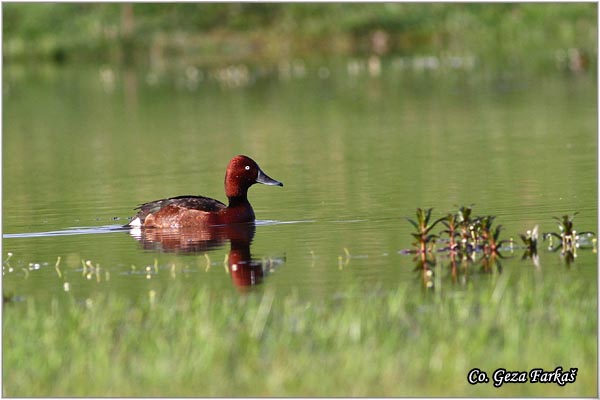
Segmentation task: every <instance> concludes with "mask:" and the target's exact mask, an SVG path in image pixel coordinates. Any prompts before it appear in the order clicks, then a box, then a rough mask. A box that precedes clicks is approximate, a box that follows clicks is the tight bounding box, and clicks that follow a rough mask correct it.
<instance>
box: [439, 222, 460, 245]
mask: <svg viewBox="0 0 600 400" xmlns="http://www.w3.org/2000/svg"><path fill="white" fill-rule="evenodd" d="M441 222H442V224H444V226H445V227H446V229H444V230H443V231H442V232H441V233H445V234H447V235H448V250H450V251H453V250H455V249H456V247H457V246H458V244H457V243H456V237H457V236H460V233H459V229H460V226H461V223H460V221H459V216H458V214H452V213H448V215H446V217H444V218H443V219H442V221H441Z"/></svg>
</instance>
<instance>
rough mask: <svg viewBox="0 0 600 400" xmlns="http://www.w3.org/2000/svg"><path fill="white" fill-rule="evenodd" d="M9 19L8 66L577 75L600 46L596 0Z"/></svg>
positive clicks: (15, 11)
mask: <svg viewBox="0 0 600 400" xmlns="http://www.w3.org/2000/svg"><path fill="white" fill-rule="evenodd" d="M3 15H4V19H3V22H4V31H3V33H4V46H3V51H4V56H5V57H6V59H7V60H8V61H9V62H12V61H16V60H28V59H33V60H39V59H44V60H54V61H56V62H66V61H71V60H91V61H102V62H129V61H136V62H138V63H150V62H156V61H157V60H160V61H162V62H165V61H168V60H177V59H181V60H184V61H186V62H192V63H206V62H237V61H252V60H261V61H263V62H264V61H266V60H278V59H290V58H294V57H306V56H310V55H332V54H345V55H349V54H365V55H368V54H377V55H385V54H389V53H396V54H438V55H439V54H442V55H443V54H454V55H461V56H466V55H472V56H477V57H479V58H480V59H484V60H486V62H488V63H490V64H499V65H503V66H513V67H514V66H522V65H523V64H529V63H531V62H532V61H533V60H534V59H536V58H538V57H540V59H539V61H540V63H542V64H544V65H546V67H547V66H548V62H550V64H551V65H555V64H556V65H557V66H559V67H560V68H565V69H575V70H577V69H585V68H588V67H591V68H592V69H593V68H594V66H593V65H589V64H590V63H593V62H595V61H594V60H595V58H596V47H597V43H596V36H597V33H596V32H597V22H596V17H597V15H596V5H595V4H593V3H575V4H566V3H556V4H535V3H523V4H519V3H511V4H449V3H439V4H438V3H431V4H416V3H380V4H368V3H352V4H343V3H330V4H321V3H312V4H311V3H289V4H286V3H221V4H219V3H180V4H144V3H134V4H131V3H94V4H83V3H30V4H20V3H6V4H4V5H3ZM540 54H541V55H540ZM534 64H535V63H534Z"/></svg>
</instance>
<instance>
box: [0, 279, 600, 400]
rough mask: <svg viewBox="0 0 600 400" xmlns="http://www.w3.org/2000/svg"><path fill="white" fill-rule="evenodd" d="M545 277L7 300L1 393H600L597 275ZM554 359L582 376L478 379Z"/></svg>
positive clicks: (547, 365)
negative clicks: (426, 286) (496, 383)
mask: <svg viewBox="0 0 600 400" xmlns="http://www.w3.org/2000/svg"><path fill="white" fill-rule="evenodd" d="M539 278H541V277H540V276H537V275H536V274H531V275H527V278H525V279H523V278H521V279H520V281H518V282H510V280H511V279H513V278H511V275H510V273H505V274H503V275H499V276H497V277H491V279H490V281H489V284H487V285H482V286H480V287H479V288H476V289H475V288H469V289H466V290H464V291H462V290H458V289H456V288H455V289H450V290H449V291H448V292H446V293H440V292H437V293H424V292H422V291H421V289H420V288H419V287H418V285H415V286H410V285H401V286H399V287H398V290H397V291H395V292H392V293H379V295H376V294H374V293H376V292H373V290H372V289H373V288H370V289H369V291H368V293H370V294H369V295H366V294H365V293H363V290H362V289H360V288H351V289H349V290H347V291H345V292H344V296H335V295H333V296H332V297H331V298H328V299H324V300H310V301H308V300H305V299H300V298H298V296H296V295H295V294H294V293H286V294H284V293H274V292H271V291H269V288H262V289H264V291H263V292H261V291H257V292H252V293H249V294H247V295H242V296H237V295H234V296H233V297H229V296H228V295H224V294H223V293H214V292H211V291H210V289H208V288H198V290H197V292H195V293H194V295H193V296H192V297H189V296H187V295H186V293H189V292H187V291H186V290H183V289H182V288H181V287H179V286H178V285H177V284H173V285H171V286H169V287H168V288H167V289H165V291H164V292H156V293H154V292H152V293H149V294H148V296H147V297H146V296H144V297H142V298H138V299H130V298H124V297H120V296H119V295H117V294H115V293H109V294H101V293H98V294H94V295H92V296H90V298H89V299H87V300H76V299H74V298H73V297H71V295H70V294H69V293H65V294H64V296H58V297H56V298H54V299H53V300H52V301H51V302H49V304H40V303H36V302H35V300H33V299H30V300H28V301H24V302H20V303H19V302H17V303H10V304H7V305H5V307H4V317H3V318H4V324H3V345H4V348H3V391H4V392H3V395H4V396H18V397H29V396H67V397H68V396H78V397H79V396H430V395H434V396H548V395H551V396H563V395H564V396H587V397H595V396H597V395H598V393H597V385H598V383H597V340H596V338H597V337H596V333H597V321H596V315H597V301H596V297H597V296H596V293H595V289H594V287H595V286H594V285H595V282H589V283H588V282H582V281H581V280H578V279H577V276H575V275H572V276H570V277H567V278H566V279H565V280H564V281H562V282H557V285H549V284H548V283H545V284H542V281H541V280H540V279H539ZM482 283H484V282H482ZM559 286H560V287H559ZM590 291H591V292H594V293H590ZM557 366H561V367H562V368H563V369H564V370H568V369H569V368H578V374H577V380H576V382H575V383H570V384H567V385H565V386H563V387H561V386H559V385H557V384H539V383H538V384H532V383H527V384H523V385H521V384H505V385H503V386H502V387H501V388H499V389H498V388H494V387H493V385H492V383H488V384H479V385H469V384H468V383H467V374H468V371H469V370H470V369H472V368H475V367H477V368H479V369H481V370H484V371H486V372H488V375H489V377H490V379H491V375H492V373H493V371H494V370H495V369H497V368H506V369H507V370H514V371H529V370H530V369H532V368H544V369H545V370H550V371H552V370H554V369H555V368H556V367H557Z"/></svg>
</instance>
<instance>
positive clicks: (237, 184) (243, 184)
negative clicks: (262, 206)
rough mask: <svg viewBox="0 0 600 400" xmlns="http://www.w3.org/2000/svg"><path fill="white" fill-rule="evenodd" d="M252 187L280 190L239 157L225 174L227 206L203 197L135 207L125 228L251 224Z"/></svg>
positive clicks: (185, 197)
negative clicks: (259, 186)
mask: <svg viewBox="0 0 600 400" xmlns="http://www.w3.org/2000/svg"><path fill="white" fill-rule="evenodd" d="M255 183H262V184H265V185H273V186H283V183H281V182H279V181H277V180H275V179H272V178H270V177H269V176H268V175H267V174H265V173H264V172H263V171H262V170H261V169H260V167H259V166H258V164H257V163H256V162H255V161H254V160H252V159H251V158H250V157H247V156H243V155H239V156H236V157H234V158H232V159H231V161H230V162H229V165H228V166H227V172H226V173H225V194H226V195H227V198H228V200H229V205H225V204H224V203H222V202H220V201H218V200H215V199H211V198H209V197H204V196H191V195H190V196H177V197H169V198H167V199H161V200H155V201H151V202H148V203H144V204H142V205H140V206H139V207H137V208H136V210H139V211H138V213H137V214H136V216H135V217H134V218H133V219H132V220H131V222H129V224H127V225H126V226H128V227H154V228H171V229H173V228H193V227H204V226H209V225H222V224H236V223H243V222H252V221H254V219H255V216H254V210H253V209H252V205H250V202H249V201H248V189H249V188H250V186H252V185H254V184H255Z"/></svg>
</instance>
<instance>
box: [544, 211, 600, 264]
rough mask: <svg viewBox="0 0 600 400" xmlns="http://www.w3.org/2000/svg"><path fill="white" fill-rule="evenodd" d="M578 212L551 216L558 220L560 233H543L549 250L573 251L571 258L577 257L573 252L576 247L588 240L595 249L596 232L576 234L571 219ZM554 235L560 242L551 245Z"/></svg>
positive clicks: (585, 243)
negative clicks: (547, 241)
mask: <svg viewBox="0 0 600 400" xmlns="http://www.w3.org/2000/svg"><path fill="white" fill-rule="evenodd" d="M577 214H578V213H577V212H575V213H573V215H568V214H566V215H563V216H562V217H553V219H555V220H556V221H558V229H559V231H560V233H557V232H548V233H544V235H543V238H544V240H546V239H548V240H549V243H548V249H549V250H551V251H556V250H558V249H561V253H563V254H565V253H567V252H572V253H573V258H574V257H577V255H576V254H575V252H576V249H577V248H579V247H580V246H581V245H586V246H587V245H588V244H589V243H588V241H589V242H591V245H592V246H593V247H594V249H595V245H596V238H595V236H596V234H595V233H594V232H580V233H579V234H577V231H576V230H575V228H574V224H573V220H574V219H575V216H576V215H577ZM553 237H555V238H557V239H559V240H560V243H559V244H558V245H556V246H554V247H553V240H552V238H553Z"/></svg>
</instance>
